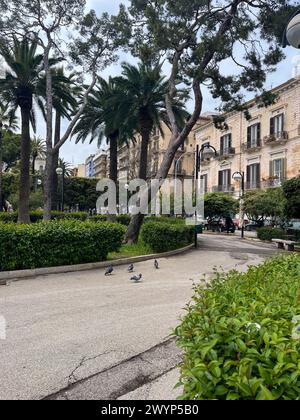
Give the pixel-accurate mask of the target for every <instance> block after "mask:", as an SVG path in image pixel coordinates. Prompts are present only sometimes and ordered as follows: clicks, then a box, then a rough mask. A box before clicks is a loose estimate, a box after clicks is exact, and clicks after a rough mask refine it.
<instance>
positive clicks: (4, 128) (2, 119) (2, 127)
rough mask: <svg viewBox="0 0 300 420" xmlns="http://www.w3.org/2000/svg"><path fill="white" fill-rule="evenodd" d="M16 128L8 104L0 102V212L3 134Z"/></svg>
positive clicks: (0, 206) (1, 209) (2, 203)
mask: <svg viewBox="0 0 300 420" xmlns="http://www.w3.org/2000/svg"><path fill="white" fill-rule="evenodd" d="M17 128H18V119H17V117H16V116H15V113H14V111H13V109H11V108H10V106H9V105H8V104H5V105H4V104H3V103H1V102H0V212H2V211H3V206H4V200H3V192H2V170H3V136H4V134H5V132H13V131H15V130H16V129H17Z"/></svg>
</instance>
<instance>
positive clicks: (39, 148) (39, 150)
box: [31, 137, 46, 175]
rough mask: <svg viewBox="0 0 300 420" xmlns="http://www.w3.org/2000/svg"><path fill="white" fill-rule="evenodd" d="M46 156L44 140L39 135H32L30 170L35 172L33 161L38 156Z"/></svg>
mask: <svg viewBox="0 0 300 420" xmlns="http://www.w3.org/2000/svg"><path fill="white" fill-rule="evenodd" d="M45 156H46V142H45V140H43V139H42V138H40V137H34V138H33V140H31V167H32V169H31V172H32V174H33V175H34V174H35V162H36V160H37V158H38V157H41V158H44V157H45Z"/></svg>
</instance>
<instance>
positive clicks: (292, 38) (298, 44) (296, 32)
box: [286, 13, 300, 49]
mask: <svg viewBox="0 0 300 420" xmlns="http://www.w3.org/2000/svg"><path fill="white" fill-rule="evenodd" d="M286 39H287V42H288V44H289V45H291V46H292V47H294V48H298V49H300V14H299V13H298V14H297V15H296V16H294V17H293V18H292V19H291V20H290V22H289V23H288V26H287V28H286Z"/></svg>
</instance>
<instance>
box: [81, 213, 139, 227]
mask: <svg viewBox="0 0 300 420" xmlns="http://www.w3.org/2000/svg"><path fill="white" fill-rule="evenodd" d="M115 219H116V222H117V223H120V224H121V225H123V226H128V225H129V223H130V220H131V217H130V215H129V214H119V215H118V216H116V218H115ZM89 220H91V221H92V222H106V221H108V216H107V215H105V214H96V215H95V216H90V217H89Z"/></svg>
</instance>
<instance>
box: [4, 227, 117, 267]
mask: <svg viewBox="0 0 300 420" xmlns="http://www.w3.org/2000/svg"><path fill="white" fill-rule="evenodd" d="M124 233H125V228H124V227H123V226H122V225H121V224H117V223H91V222H82V221H75V220H69V221H59V222H58V221H53V222H51V223H35V224H31V225H17V224H10V223H2V224H0V270H1V271H6V270H21V269H32V268H39V267H53V266H62V265H73V264H83V263H90V262H98V261H103V260H105V259H106V258H107V254H108V253H109V252H113V251H118V250H119V249H120V247H121V244H122V240H123V238H124Z"/></svg>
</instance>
